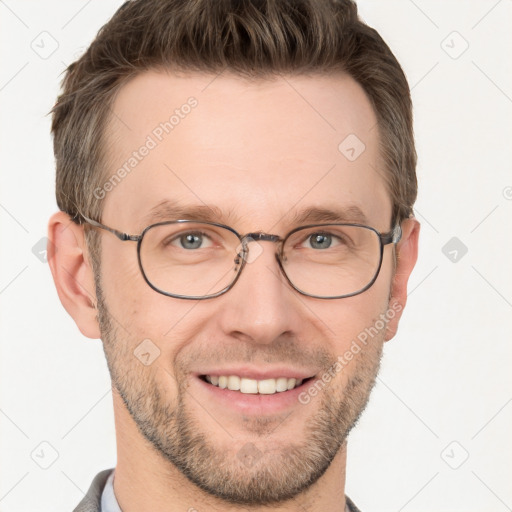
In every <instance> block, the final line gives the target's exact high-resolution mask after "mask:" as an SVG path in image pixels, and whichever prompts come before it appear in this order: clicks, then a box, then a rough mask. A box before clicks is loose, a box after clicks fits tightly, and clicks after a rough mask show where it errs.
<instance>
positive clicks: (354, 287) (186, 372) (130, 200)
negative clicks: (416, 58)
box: [49, 0, 419, 512]
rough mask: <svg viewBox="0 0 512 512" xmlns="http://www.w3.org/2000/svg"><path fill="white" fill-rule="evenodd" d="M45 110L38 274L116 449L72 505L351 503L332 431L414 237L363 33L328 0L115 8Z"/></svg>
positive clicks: (340, 439) (391, 95) (378, 65)
mask: <svg viewBox="0 0 512 512" xmlns="http://www.w3.org/2000/svg"><path fill="white" fill-rule="evenodd" d="M53 115H54V117H53V134H54V144H55V154H56V162H57V201H58V205H59V207H60V210H61V211H60V212H59V213H57V214H55V215H54V216H53V217H52V218H51V220H50V224H49V238H50V240H51V243H50V244H49V250H50V253H49V261H50V265H51V270H52V273H53V276H54V280H55V283H56V287H57V290H58V293H59V297H60V299H61V301H62V303H63V305H64V307H65V308H66V310H67V311H68V312H69V314H70V315H71V316H72V317H73V319H74V320H75V322H76V324H77V326H78V328H79V329H80V331H81V332H82V333H83V334H84V335H85V336H87V337H89V338H101V339H102V341H103V346H104V351H105V355H106V359H107V362H108V367H109V371H110V374H111V378H112V392H113V401H114V413H115V424H116V436H117V455H118V458H117V465H116V467H115V471H114V470H113V469H111V470H106V471H102V472H101V473H99V474H98V476H97V477H96V478H95V480H94V482H93V484H92V486H91V488H90V489H89V492H88V493H87V495H86V497H85V498H84V499H83V501H82V502H81V503H80V504H79V505H78V507H77V508H76V509H75V510H77V511H92V510H101V511H103V512H111V511H119V510H122V511H123V512H136V511H148V510H150V511H167V510H169V511H175V510H188V511H213V510H222V511H239V510H251V511H260V510H267V509H268V507H271V508H272V509H273V510H279V511H291V510H307V511H308V512H316V511H320V510H331V511H343V510H348V511H354V510H357V508H356V507H355V505H354V504H353V503H352V502H351V501H350V499H348V498H346V497H345V466H346V449H347V435H348V433H349V431H350V429H351V428H352V427H353V426H354V424H355V423H356V421H357V419H358V417H359V416H360V414H361V412H362V411H363V409H364V407H365V405H366V403H367V401H368V397H369V394H370V391H371V389H372V386H373V384H374V381H375V377H376V374H377V371H378V368H379V361H380V357H381V353H382V348H383V344H384V342H385V341H387V340H390V339H391V338H392V337H393V336H394V334H395V333H396V330H397V326H398V321H399V318H400V316H401V314H402V311H403V308H404V306H405V302H406V295H407V280H408V277H409V275H410V273H411V271H412V269H413V267H414V264H415V261H416V256H417V243H418V233H419V224H418V222H417V221H416V220H415V219H414V218H413V216H412V207H413V204H414V200H415V197H416V177H415V164H416V154H415V149H414V140H413V133H412V113H411V103H410V94H409V89H408V85H407V82H406V79H405V77H404V74H403V72H402V70H401V68H400V66H399V64H398V62H397V61H396V59H395V58H394V56H393V55H392V53H391V51H390V50H389V48H388V47H387V46H386V44H385V43H384V42H383V41H382V39H381V38H380V36H379V35H378V34H377V33H376V32H375V31H374V30H373V29H371V28H369V27H368V26H366V25H365V24H363V23H362V22H361V21H360V20H359V19H358V17H357V10H356V6H355V5H354V4H353V3H351V2H349V1H348V0H347V1H336V2H335V1H334V0H333V1H326V0H293V1H292V0H267V1H263V0H258V1H257V0H253V1H245V2H240V1H238V0H236V1H235V0H231V1H227V0H226V1H222V2H211V1H209V0H165V1H162V0H158V1H157V0H135V1H131V2H127V3H125V4H124V5H123V6H122V8H121V9H119V10H118V12H117V13H116V14H115V15H114V17H113V18H112V19H111V20H110V21H109V23H107V25H105V26H104V27H103V29H102V30H101V31H100V32H99V34H98V36H97V37H96V39H95V40H94V42H93V43H92V44H91V46H90V47H89V49H88V50H87V52H86V53H85V54H84V55H83V56H82V57H81V58H80V59H79V60H78V61H77V62H75V63H73V64H72V65H71V66H70V67H69V68H68V71H67V74H66V77H65V80H64V83H63V92H62V94H61V96H60V97H59V99H58V102H57V104H56V106H55V107H54V112H53Z"/></svg>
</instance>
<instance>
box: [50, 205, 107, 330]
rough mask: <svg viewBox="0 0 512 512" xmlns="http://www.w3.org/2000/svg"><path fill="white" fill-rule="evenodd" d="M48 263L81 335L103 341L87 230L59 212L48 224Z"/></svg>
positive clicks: (63, 302) (60, 295) (66, 307)
mask: <svg viewBox="0 0 512 512" xmlns="http://www.w3.org/2000/svg"><path fill="white" fill-rule="evenodd" d="M47 251H48V252H47V254H48V263H49V265H50V269H51V271H52V275H53V280H54V282H55V287H56V288H57V293H58V294H59V299H60V301H61V302H62V305H63V306H64V308H65V309H66V311H67V312H68V313H69V314H70V315H71V317H72V318H73V320H74V321H75V323H76V325H77V326H78V328H79V329H80V332H81V333H82V334H83V335H84V336H87V337H88V338H100V329H99V324H98V320H97V309H96V289H95V286H94V273H93V270H92V266H91V263H90V259H89V254H88V251H87V246H86V242H85V234H84V227H83V226H81V225H78V224H76V223H75V222H73V221H72V220H71V218H70V217H69V215H67V214H66V213H64V212H58V213H55V214H54V215H52V217H51V218H50V221H49V223H48V248H47Z"/></svg>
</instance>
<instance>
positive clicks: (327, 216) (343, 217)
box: [142, 200, 368, 228]
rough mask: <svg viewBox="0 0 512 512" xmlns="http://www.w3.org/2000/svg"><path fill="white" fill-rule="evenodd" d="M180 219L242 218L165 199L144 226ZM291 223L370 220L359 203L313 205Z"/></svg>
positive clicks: (212, 207) (234, 219) (226, 212)
mask: <svg viewBox="0 0 512 512" xmlns="http://www.w3.org/2000/svg"><path fill="white" fill-rule="evenodd" d="M287 216H288V215H285V216H283V217H282V218H281V219H280V221H281V220H285V219H286V217H287ZM180 219H188V220H197V221H206V222H216V223H225V224H228V223H230V222H236V221H239V220H240V216H238V215H236V214H235V213H234V211H233V210H227V211H223V210H222V209H220V208H219V207H217V206H214V205H206V204H196V205H183V204H179V203H177V202H171V201H168V200H164V201H162V202H160V203H158V204H157V205H156V206H154V207H153V208H152V209H151V210H150V211H149V213H148V214H147V215H146V216H144V218H143V221H142V222H143V224H142V227H143V228H144V227H146V226H147V225H150V224H154V223H157V222H165V221H170V220H180ZM288 222H289V223H290V224H292V225H294V226H300V225H304V224H315V223H329V222H333V223H338V222H352V223H356V224H367V223H368V220H367V218H366V215H365V214H364V212H363V211H362V210H361V208H359V206H356V205H349V206H346V207H337V208H323V207H314V206H311V207H308V208H304V209H302V210H299V211H297V212H295V213H294V214H293V215H291V216H290V217H289V219H288Z"/></svg>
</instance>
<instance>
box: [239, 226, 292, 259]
mask: <svg viewBox="0 0 512 512" xmlns="http://www.w3.org/2000/svg"><path fill="white" fill-rule="evenodd" d="M240 241H241V245H242V247H241V248H242V251H243V255H241V256H243V259H244V260H245V261H244V262H248V263H251V262H252V261H254V260H252V259H251V256H250V252H249V245H248V243H249V242H274V243H281V246H280V247H279V248H278V250H277V252H276V256H277V259H278V261H279V259H280V257H281V253H282V242H283V241H284V239H283V238H281V237H280V236H279V235H272V234H270V233H263V232H261V231H260V232H257V233H247V234H246V235H244V236H242V237H241V238H240ZM260 254H261V252H260ZM258 256H259V254H258V255H255V258H254V259H256V258H257V257H258Z"/></svg>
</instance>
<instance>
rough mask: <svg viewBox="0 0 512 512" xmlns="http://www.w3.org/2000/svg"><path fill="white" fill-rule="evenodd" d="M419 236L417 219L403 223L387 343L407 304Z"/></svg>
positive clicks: (392, 292)
mask: <svg viewBox="0 0 512 512" xmlns="http://www.w3.org/2000/svg"><path fill="white" fill-rule="evenodd" d="M419 234H420V223H419V222H418V221H417V220H416V219H415V218H412V217H411V218H409V219H406V220H404V221H403V222H402V238H401V240H400V242H398V244H397V245H396V268H395V275H394V277H393V283H392V285H391V297H390V299H389V306H390V309H392V310H393V311H394V312H395V315H394V316H393V318H390V320H389V321H388V325H387V331H386V338H385V340H386V341H389V340H390V339H391V338H393V337H394V336H395V334H396V331H397V330H398V322H399V321H400V317H401V316H402V312H403V310H404V308H405V304H406V302H407V282H408V281H409V276H410V275H411V272H412V269H413V268H414V265H415V264H416V260H417V259H418V237H419Z"/></svg>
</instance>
